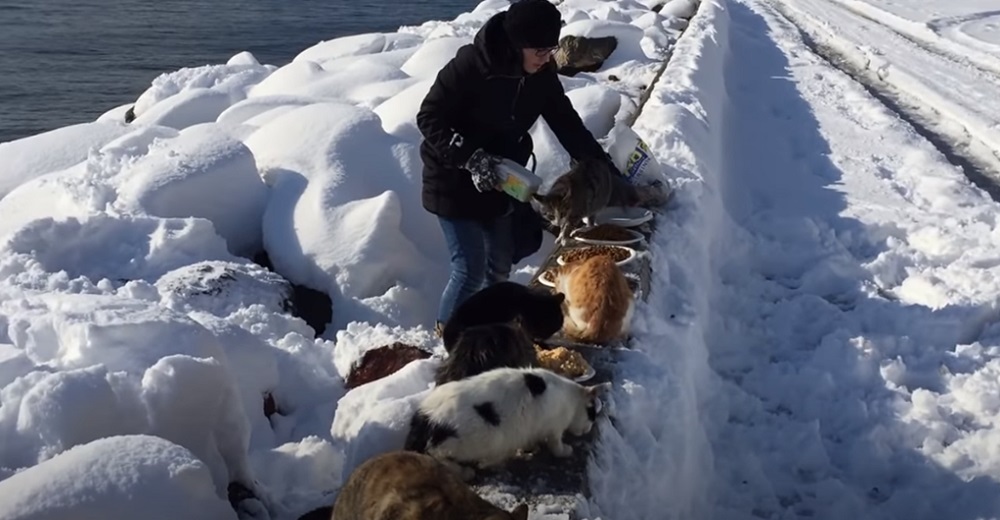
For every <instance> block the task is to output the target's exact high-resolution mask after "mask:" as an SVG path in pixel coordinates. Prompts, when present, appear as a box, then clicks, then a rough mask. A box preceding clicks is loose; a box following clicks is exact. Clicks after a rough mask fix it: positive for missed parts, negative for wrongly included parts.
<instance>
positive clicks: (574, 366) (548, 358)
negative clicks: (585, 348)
mask: <svg viewBox="0 0 1000 520" xmlns="http://www.w3.org/2000/svg"><path fill="white" fill-rule="evenodd" d="M535 353H536V354H537V356H538V364H539V365H541V367H542V368H544V369H546V370H551V371H553V372H555V373H557V374H559V375H561V376H563V377H567V378H569V379H572V380H573V381H576V382H578V383H579V382H583V381H587V380H588V379H590V378H592V377H594V375H595V374H597V371H596V370H594V367H592V366H590V363H587V360H586V359H584V358H583V356H582V355H581V354H580V353H579V352H577V351H575V350H570V349H568V348H566V347H556V348H551V349H543V348H541V347H539V346H538V345H535Z"/></svg>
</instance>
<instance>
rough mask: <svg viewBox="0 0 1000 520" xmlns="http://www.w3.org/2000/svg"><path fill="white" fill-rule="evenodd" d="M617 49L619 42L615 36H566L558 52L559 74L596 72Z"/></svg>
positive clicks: (560, 43) (570, 74)
mask: <svg viewBox="0 0 1000 520" xmlns="http://www.w3.org/2000/svg"><path fill="white" fill-rule="evenodd" d="M616 48H618V40H617V39H616V38H615V37H614V36H603V37H600V38H587V37H586V36H572V35H570V36H564V37H563V38H562V39H561V40H559V50H558V51H556V65H557V66H558V68H559V74H562V75H564V76H575V75H576V74H577V73H580V72H596V71H597V70H598V69H600V68H601V65H603V64H604V60H606V59H608V56H611V53H612V52H614V51H615V49H616Z"/></svg>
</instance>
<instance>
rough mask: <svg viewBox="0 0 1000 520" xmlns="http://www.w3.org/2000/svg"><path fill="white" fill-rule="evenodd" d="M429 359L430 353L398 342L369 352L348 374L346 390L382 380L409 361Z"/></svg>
mask: <svg viewBox="0 0 1000 520" xmlns="http://www.w3.org/2000/svg"><path fill="white" fill-rule="evenodd" d="M429 357H431V354H430V352H427V351H426V350H423V349H420V348H417V347H414V346H411V345H406V344H404V343H400V342H398V341H397V342H396V343H393V344H392V345H387V346H384V347H379V348H376V349H372V350H369V351H368V352H365V355H364V356H362V358H361V361H359V362H358V363H357V364H355V365H354V367H353V368H352V369H351V373H350V374H348V376H347V388H356V387H359V386H361V385H363V384H365V383H370V382H372V381H375V380H378V379H382V378H383V377H386V376H388V375H391V374H393V373H395V372H396V371H397V370H399V369H401V368H403V367H405V366H406V365H407V364H408V363H410V362H411V361H416V360H418V359H426V358H429Z"/></svg>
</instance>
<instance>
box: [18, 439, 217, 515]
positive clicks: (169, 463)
mask: <svg viewBox="0 0 1000 520" xmlns="http://www.w3.org/2000/svg"><path fill="white" fill-rule="evenodd" d="M210 485H211V477H210V475H209V474H208V470H207V468H206V467H205V464H204V463H203V462H201V461H200V460H199V459H198V458H197V457H196V456H195V455H194V454H193V453H191V452H190V451H188V450H186V449H184V448H183V447H181V446H178V445H177V444H174V443H171V442H169V441H166V440H164V439H161V438H159V437H153V436H149V435H119V436H110V437H106V438H103V439H98V440H94V441H93V442H89V443H86V444H81V445H79V446H76V447H74V448H72V449H70V450H67V451H64V452H63V453H61V454H59V455H58V456H56V457H55V458H52V459H50V460H48V461H46V462H44V463H42V464H39V465H37V466H33V467H32V468H30V469H27V470H25V471H23V472H21V473H19V474H17V475H15V476H13V477H10V478H8V479H6V480H3V481H0V495H2V496H3V497H5V498H4V500H3V502H2V503H0V518H4V519H5V520H7V519H9V520H15V519H16V520H29V519H31V520H42V519H49V518H66V517H74V518H150V519H162V520H166V519H173V518H190V519H192V520H198V519H204V520H221V519H224V518H232V519H235V518H236V514H235V513H234V512H233V510H232V508H231V507H230V506H229V503H228V502H226V501H225V500H223V499H221V498H219V497H217V496H215V494H214V493H212V492H211V487H210Z"/></svg>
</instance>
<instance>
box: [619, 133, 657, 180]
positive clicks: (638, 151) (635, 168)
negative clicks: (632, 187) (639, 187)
mask: <svg viewBox="0 0 1000 520" xmlns="http://www.w3.org/2000/svg"><path fill="white" fill-rule="evenodd" d="M651 156H652V153H651V152H650V151H649V146H647V145H646V143H645V142H643V140H642V139H637V140H636V143H635V148H634V149H633V150H632V153H631V154H629V157H628V161H627V162H626V163H625V169H624V170H622V175H624V176H625V178H626V179H628V181H629V182H631V183H633V184H635V183H636V181H638V179H639V176H640V174H642V172H643V170H645V169H646V166H647V165H648V164H649V161H650V159H651Z"/></svg>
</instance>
